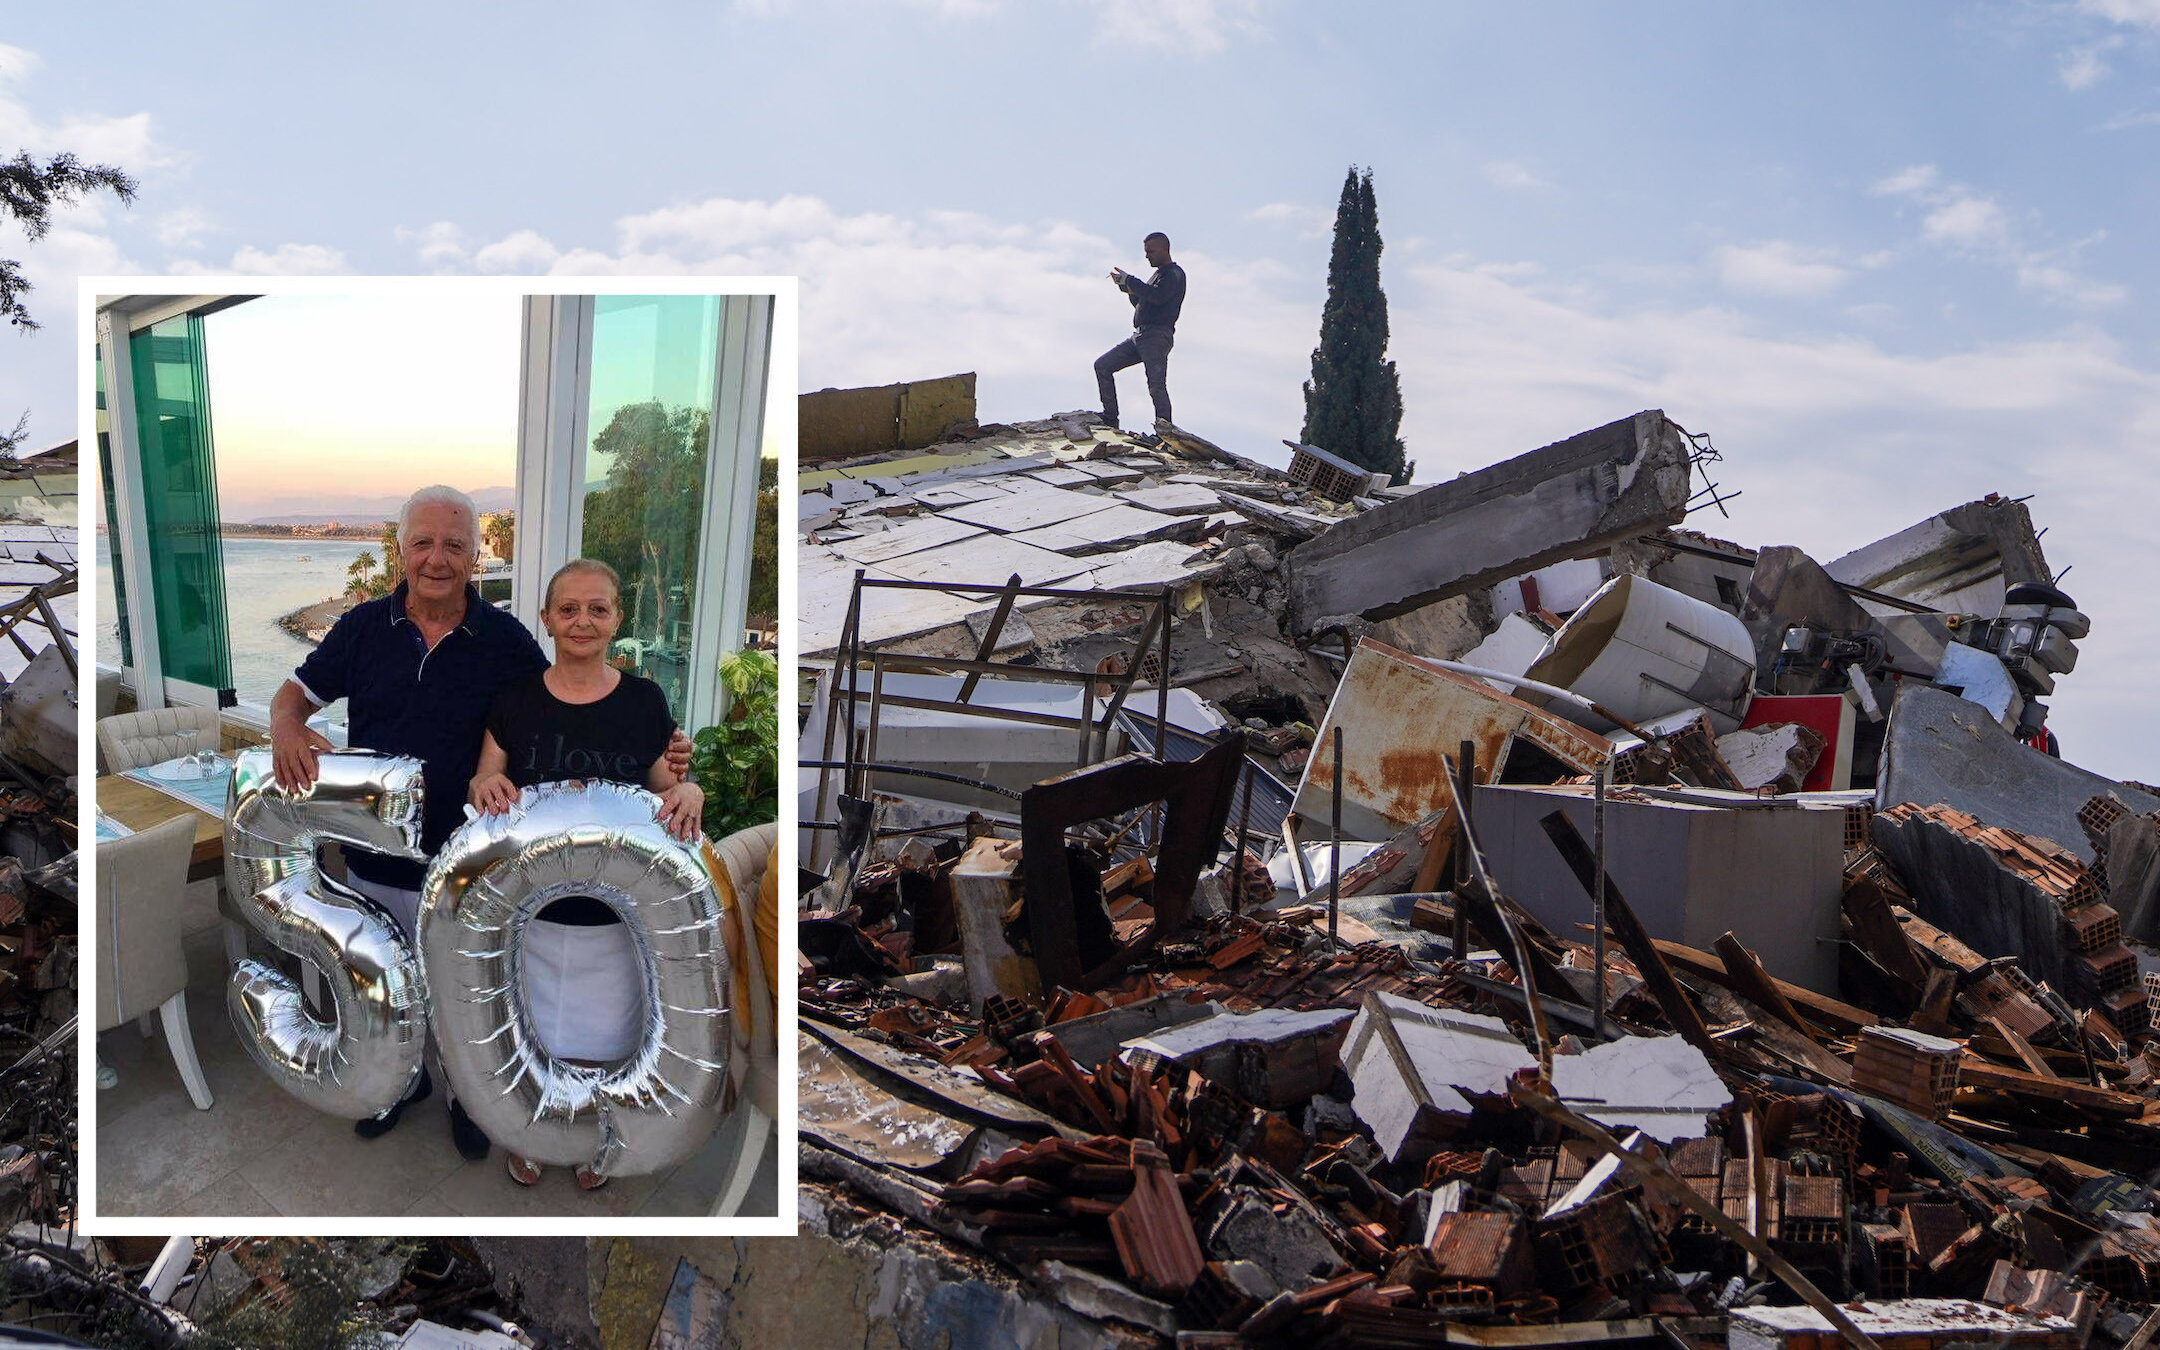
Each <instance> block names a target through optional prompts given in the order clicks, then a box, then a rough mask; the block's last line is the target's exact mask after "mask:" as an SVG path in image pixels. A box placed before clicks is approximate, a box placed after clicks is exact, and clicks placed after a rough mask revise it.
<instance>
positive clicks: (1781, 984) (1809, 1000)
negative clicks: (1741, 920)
mask: <svg viewBox="0 0 2160 1350" xmlns="http://www.w3.org/2000/svg"><path fill="white" fill-rule="evenodd" d="M1651 943H1652V944H1653V945H1654V946H1655V947H1656V948H1657V950H1658V955H1660V956H1662V957H1664V958H1665V959H1666V960H1667V961H1670V962H1671V963H1672V964H1674V965H1676V966H1680V967H1682V968H1683V969H1686V970H1689V971H1692V972H1694V973H1695V974H1697V975H1700V976H1702V977H1703V978H1704V979H1706V980H1708V981H1710V982H1711V983H1712V984H1721V985H1724V986H1725V987H1726V988H1728V989H1730V988H1732V976H1731V975H1729V974H1728V973H1726V970H1725V965H1724V963H1723V962H1721V961H1719V960H1718V959H1717V958H1716V957H1715V956H1712V955H1711V954H1710V953H1709V952H1706V951H1703V950H1701V949H1699V948H1695V947H1690V946H1687V945H1685V944H1684V943H1679V942H1668V941H1666V940H1665V939H1664V938H1652V939H1651ZM1770 983H1771V984H1772V985H1773V986H1775V987H1776V989H1777V991H1778V992H1779V993H1780V994H1783V995H1784V996H1785V998H1786V999H1787V1000H1788V1001H1789V1002H1791V1004H1792V1005H1793V1006H1794V1007H1795V1008H1798V1009H1799V1010H1800V1012H1801V1015H1802V1016H1805V1017H1807V1018H1808V1019H1809V1020H1811V1021H1812V1022H1814V1024H1815V1025H1816V1026H1818V1027H1820V1028H1822V1029H1823V1030H1825V1031H1829V1032H1833V1033H1835V1034H1836V1035H1839V1036H1857V1035H1859V1034H1860V1032H1861V1031H1862V1030H1863V1029H1865V1028H1867V1027H1872V1026H1880V1025H1881V1024H1882V1019H1881V1018H1880V1017H1877V1016H1876V1015H1875V1014H1873V1013H1871V1012H1869V1011H1868V1010H1867V1009H1865V1008H1856V1007H1854V1006H1853V1005H1852V1004H1850V1003H1841V1002H1839V1001H1838V1000H1837V999H1834V998H1831V997H1830V996H1829V995H1827V994H1818V993H1816V992H1815V991H1814V990H1812V989H1806V988H1803V987H1801V986H1800V985H1797V984H1794V983H1792V982H1791V981H1790V980H1781V979H1778V978H1777V977H1776V976H1775V975H1773V976H1771V977H1770ZM1735 992H1739V993H1745V992H1746V991H1745V990H1738V991H1735Z"/></svg>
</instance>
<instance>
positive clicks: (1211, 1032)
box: [1122, 1008, 1351, 1109]
mask: <svg viewBox="0 0 2160 1350" xmlns="http://www.w3.org/2000/svg"><path fill="white" fill-rule="evenodd" d="M1350 1017H1351V1014H1350V1013H1348V1012H1346V1011H1344V1010H1342V1009H1339V1008H1323V1009H1320V1010H1318V1011H1316V1012H1292V1011H1290V1010H1289V1009H1286V1008H1267V1009H1263V1010H1261V1011H1259V1012H1250V1013H1232V1012H1223V1013H1218V1014H1217V1015H1216V1016H1214V1017H1210V1018H1207V1019H1205V1020H1202V1021H1195V1022H1187V1023H1185V1024H1184V1025H1182V1026H1177V1027H1172V1028H1170V1029H1169V1030H1167V1031H1159V1032H1154V1033H1152V1034H1150V1035H1146V1036H1140V1037H1136V1038H1134V1039H1132V1040H1129V1041H1126V1042H1125V1043H1124V1054H1123V1056H1122V1058H1123V1059H1124V1061H1125V1062H1126V1063H1128V1064H1141V1065H1145V1066H1146V1067H1148V1068H1151V1069H1155V1068H1160V1067H1162V1066H1163V1065H1166V1064H1182V1065H1185V1066H1186V1067H1188V1068H1191V1069H1192V1070H1194V1071H1195V1072H1197V1073H1198V1074H1199V1075H1200V1076H1201V1077H1202V1078H1205V1079H1207V1080H1208V1081H1209V1082H1211V1083H1215V1084H1217V1085H1219V1086H1222V1087H1226V1088H1230V1089H1231V1090H1233V1091H1235V1092H1236V1093H1237V1094H1238V1095H1239V1096H1241V1097H1243V1098H1244V1099H1245V1100H1246V1101H1249V1102H1251V1103H1253V1104H1254V1105H1255V1106H1264V1107H1268V1108H1270V1109H1273V1108H1276V1107H1282V1106H1288V1105H1290V1104H1291V1103H1293V1102H1299V1101H1303V1100H1305V1099H1306V1098H1308V1097H1310V1096H1312V1095H1313V1094H1314V1093H1316V1092H1319V1091H1320V1090H1321V1089H1323V1088H1325V1087H1326V1086H1327V1085H1328V1080H1329V1079H1331V1078H1333V1077H1334V1076H1335V1060H1336V1054H1337V1052H1338V1051H1339V1050H1340V1049H1341V1048H1342V1040H1343V1033H1344V1032H1346V1031H1347V1030H1348V1029H1349V1026H1350Z"/></svg>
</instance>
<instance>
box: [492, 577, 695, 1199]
mask: <svg viewBox="0 0 2160 1350" xmlns="http://www.w3.org/2000/svg"><path fill="white" fill-rule="evenodd" d="M540 618H541V622H542V624H544V625H545V626H546V628H547V631H548V635H549V636H550V637H552V638H554V640H555V664H553V665H551V666H549V667H548V668H547V669H546V670H544V671H541V672H539V673H538V674H535V675H530V676H527V677H525V678H523V679H520V680H516V681H513V682H512V683H510V684H507V685H505V686H504V687H503V689H502V690H501V692H499V693H498V694H496V696H495V701H494V705H493V706H492V707H491V708H490V710H489V712H488V724H487V735H486V738H485V739H484V740H483V741H482V742H481V746H480V767H479V771H478V772H477V773H475V774H474V775H473V780H472V793H471V802H472V805H473V806H474V807H475V808H477V809H478V810H481V811H484V812H488V813H491V814H500V813H502V812H505V811H508V810H509V809H510V807H511V806H512V805H514V804H515V803H516V801H517V798H518V792H519V790H520V789H521V788H528V787H532V786H533V785H535V784H538V783H554V782H562V781H566V780H589V779H601V780H606V781H609V782H616V783H628V784H630V785H632V786H635V787H643V788H649V789H651V790H652V791H653V792H655V793H657V794H659V797H660V805H659V808H658V811H657V812H656V814H657V816H658V818H659V820H660V823H661V824H662V825H664V826H666V827H667V829H668V831H669V832H670V833H672V834H673V835H674V836H675V837H676V838H678V839H681V840H683V841H685V842H690V841H693V840H695V839H696V838H697V837H698V820H699V817H700V816H701V815H702V814H703V812H704V808H705V794H704V792H703V790H701V789H700V788H699V787H698V786H697V784H695V783H691V782H688V781H686V780H685V779H683V778H681V777H680V776H678V775H677V773H676V772H675V770H674V769H672V768H670V767H669V765H668V762H667V760H666V758H665V751H666V750H667V746H668V741H669V738H670V737H671V736H672V735H673V733H674V730H675V718H674V715H673V714H671V713H670V712H669V711H668V705H667V696H666V695H665V694H663V693H662V692H661V690H660V686H659V685H657V684H654V683H653V682H652V681H651V680H647V679H643V678H640V677H639V676H636V675H631V674H627V673H625V672H623V671H620V670H617V669H615V668H614V667H613V666H611V665H609V664H608V663H607V653H608V647H609V644H610V643H612V642H613V641H614V639H615V633H616V630H617V629H618V628H620V627H621V625H622V591H621V583H620V581H619V580H618V579H617V577H616V575H615V570H614V569H613V568H611V567H609V566H608V565H607V564H606V563H603V562H596V561H594V560H592V559H590V558H580V559H577V560H576V561H574V562H569V563H565V564H564V565H563V567H562V568H561V570H559V571H557V572H556V573H555V575H554V576H553V577H552V578H550V579H549V581H548V588H547V598H546V599H545V600H544V601H543V602H542V609H541V615H540ZM524 952H525V989H526V997H527V1003H528V1006H529V1007H530V1008H531V1010H532V1019H533V1025H534V1027H535V1029H536V1030H537V1032H538V1034H539V1036H540V1040H541V1043H542V1044H544V1045H545V1046H547V1048H548V1052H549V1053H550V1054H552V1055H554V1056H555V1057H556V1058H557V1059H562V1060H569V1061H573V1062H578V1063H585V1064H594V1065H602V1064H607V1063H610V1062H613V1061H615V1060H619V1059H622V1058H623V1057H624V1056H626V1055H628V1054H630V1053H631V1052H632V1051H633V1050H635V1049H636V1048H637V1043H638V1035H639V1030H640V1027H641V1026H642V1021H643V1014H644V1003H643V999H644V995H643V990H644V982H643V980H642V979H641V978H640V975H639V966H638V957H637V949H636V946H635V944H634V941H633V940H632V938H631V936H630V930H629V927H628V926H627V925H625V924H624V923H623V921H622V919H621V917H620V916H618V915H617V914H616V913H615V911H614V910H613V909H612V908H610V907H609V906H608V905H606V904H604V903H603V902H601V901H599V900H596V899H593V898H591V897H588V896H570V897H566V898H564V899H561V900H557V901H556V902H555V903H553V904H551V905H549V906H548V907H547V908H546V909H543V910H542V911H540V913H539V914H538V915H536V916H535V917H534V918H533V919H532V920H531V921H530V922H529V923H528V924H527V925H526V929H525V940H524ZM510 1176H511V1178H512V1179H513V1180H515V1181H517V1182H518V1183H519V1184H520V1185H524V1186H531V1185H534V1184H536V1183H537V1182H538V1181H539V1180H540V1168H539V1166H538V1165H537V1164H535V1163H533V1162H531V1161H530V1160H528V1159H525V1158H521V1157H519V1156H518V1155H517V1154H515V1153H513V1154H511V1155H510ZM577 1180H578V1186H579V1187H580V1188H581V1189H584V1190H596V1189H598V1188H599V1187H600V1186H601V1185H603V1184H605V1181H606V1178H604V1177H601V1176H598V1175H596V1174H595V1173H592V1172H590V1171H588V1170H586V1169H585V1168H582V1167H581V1168H579V1169H578V1177H577Z"/></svg>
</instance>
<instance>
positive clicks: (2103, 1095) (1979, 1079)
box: [1958, 1054, 2145, 1119]
mask: <svg viewBox="0 0 2160 1350" xmlns="http://www.w3.org/2000/svg"><path fill="white" fill-rule="evenodd" d="M1958 1086H1959V1087H1976V1088H1993V1089H1994V1090H1995V1091H1997V1092H2008V1093H2010V1094H2012V1095H2013V1096H2018V1097H2026V1098H2032V1099H2037V1100H2040V1101H2050V1102H2061V1103H2062V1104H2063V1105H2065V1106H2072V1107H2076V1108H2077V1109H2078V1110H2080V1111H2091V1112H2094V1113H2096V1114H2099V1115H2106V1116H2119V1117H2123V1118H2126V1119H2134V1118H2136V1117H2139V1116H2142V1115H2144V1114H2145V1099H2144V1098H2143V1097H2133V1096H2131V1095H2129V1094H2128V1093H2126V1092H2114V1091H2110V1090H2109V1089H2107V1088H2097V1087H2091V1086H2088V1085H2087V1084H2084V1083H2072V1082H2069V1081H2067V1080H2065V1079H2061V1078H2042V1077H2041V1076H2040V1075H2039V1074H2036V1073H2026V1072H2025V1071H2024V1070H2023V1069H2010V1068H2005V1067H2003V1066H2002V1065H2000V1064H1990V1063H1988V1062H1987V1061H1986V1060H1984V1059H1981V1058H1980V1057H1979V1056H1977V1055H1972V1054H1967V1055H1966V1056H1965V1058H1964V1059H1962V1060H1960V1061H1959V1062H1958Z"/></svg>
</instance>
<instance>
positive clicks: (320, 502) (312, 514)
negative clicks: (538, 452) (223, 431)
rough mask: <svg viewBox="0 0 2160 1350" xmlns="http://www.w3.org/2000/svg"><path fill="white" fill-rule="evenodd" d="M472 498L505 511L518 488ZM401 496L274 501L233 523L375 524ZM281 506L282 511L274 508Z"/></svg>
mask: <svg viewBox="0 0 2160 1350" xmlns="http://www.w3.org/2000/svg"><path fill="white" fill-rule="evenodd" d="M472 499H473V502H474V504H475V505H477V506H478V507H479V508H480V509H481V510H482V511H507V510H510V509H511V508H512V507H513V506H515V505H516V504H517V489H516V488H512V487H486V488H478V489H475V490H474V491H473V492H472ZM404 504H405V499H404V498H403V497H330V498H322V497H317V498H314V499H313V500H311V501H308V502H307V503H305V505H303V504H302V503H301V502H298V501H293V500H290V499H284V500H278V499H273V500H272V501H270V502H268V503H263V505H268V506H270V507H271V508H272V509H271V510H270V511H269V512H266V513H264V514H260V515H250V516H248V517H247V518H246V519H245V520H242V521H239V522H236V523H238V524H242V525H376V524H380V523H381V522H383V521H386V520H395V519H396V518H397V513H398V508H399V507H400V506H403V505H404ZM279 507H283V508H286V509H284V510H279V509H277V508H279Z"/></svg>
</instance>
